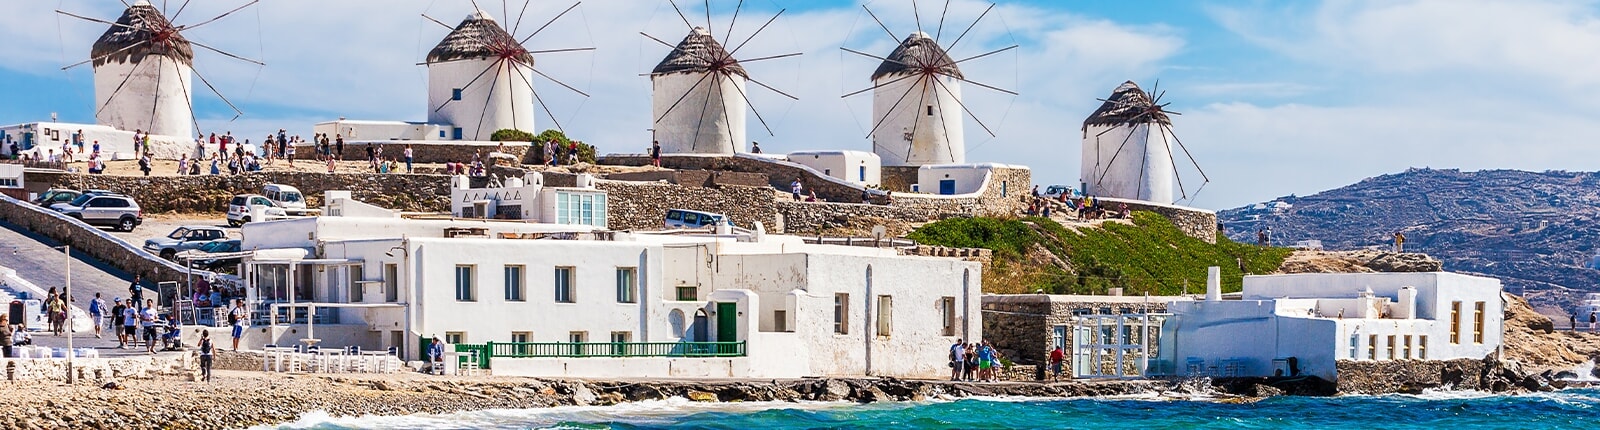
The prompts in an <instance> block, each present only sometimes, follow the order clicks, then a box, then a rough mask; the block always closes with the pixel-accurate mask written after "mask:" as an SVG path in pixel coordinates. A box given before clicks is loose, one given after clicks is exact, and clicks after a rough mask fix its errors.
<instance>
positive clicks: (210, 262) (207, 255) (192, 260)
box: [180, 239, 244, 271]
mask: <svg viewBox="0 0 1600 430" xmlns="http://www.w3.org/2000/svg"><path fill="white" fill-rule="evenodd" d="M241 243H242V242H241V241H240V240H238V239H231V240H218V241H214V242H207V243H206V244H204V245H200V248H198V249H195V250H194V251H190V252H188V253H183V254H180V255H182V256H183V257H184V258H185V259H186V260H188V261H189V267H193V268H196V269H204V270H211V271H216V270H219V269H228V268H233V267H236V266H238V265H239V263H241V262H242V261H243V259H244V257H243V256H242V255H239V254H238V252H239V248H240V246H241ZM229 254H231V255H229Z"/></svg>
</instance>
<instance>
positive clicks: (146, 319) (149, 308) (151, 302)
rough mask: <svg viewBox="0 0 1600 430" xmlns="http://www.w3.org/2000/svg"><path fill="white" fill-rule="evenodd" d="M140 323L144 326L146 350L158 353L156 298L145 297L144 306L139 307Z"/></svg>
mask: <svg viewBox="0 0 1600 430" xmlns="http://www.w3.org/2000/svg"><path fill="white" fill-rule="evenodd" d="M139 324H140V325H142V326H144V347H145V352H148V353H151V354H155V353H156V299H144V308H142V309H139Z"/></svg>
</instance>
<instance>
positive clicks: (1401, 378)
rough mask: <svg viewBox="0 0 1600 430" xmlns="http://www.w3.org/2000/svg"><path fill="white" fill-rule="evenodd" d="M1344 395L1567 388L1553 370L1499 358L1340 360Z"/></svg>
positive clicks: (1341, 383) (1520, 390)
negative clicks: (1528, 368) (1534, 370)
mask: <svg viewBox="0 0 1600 430" xmlns="http://www.w3.org/2000/svg"><path fill="white" fill-rule="evenodd" d="M1336 366H1337V368H1338V372H1339V383H1338V387H1339V393H1341V394H1389V393H1411V394H1418V393H1422V392H1423V391H1424V390H1430V389H1451V390H1477V391H1488V392H1496V393H1519V392H1531V391H1552V390H1556V389H1560V388H1564V387H1566V384H1565V382H1563V381H1560V380H1557V379H1554V378H1553V376H1554V374H1553V372H1545V373H1543V374H1532V373H1529V372H1527V371H1525V370H1523V368H1522V366H1521V364H1519V363H1517V362H1516V361H1512V360H1507V361H1501V360H1496V359H1494V357H1492V356H1491V357H1485V358H1483V359H1482V360H1471V359H1459V360H1445V361H1438V360H1426V361H1424V360H1386V361H1358V360H1339V361H1338V363H1337V364H1336Z"/></svg>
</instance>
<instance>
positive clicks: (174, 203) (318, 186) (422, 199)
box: [26, 148, 450, 213]
mask: <svg viewBox="0 0 1600 430" xmlns="http://www.w3.org/2000/svg"><path fill="white" fill-rule="evenodd" d="M345 149H346V150H347V151H348V150H349V148H345ZM347 154H348V153H347ZM26 180H27V181H28V182H30V183H48V184H50V186H52V187H62V188H72V189H80V190H81V189H89V188H94V189H106V190H112V191H116V192H120V193H124V194H127V195H129V196H132V197H133V198H134V200H135V201H138V202H139V207H140V208H141V209H143V210H144V211H145V213H152V212H154V213H163V212H224V211H226V210H227V209H228V201H229V200H230V199H232V198H233V196H234V195H235V194H259V193H261V187H262V186H263V185H266V184H269V183H276V184H286V185H292V186H294V187H295V188H299V189H300V192H302V193H304V194H305V197H306V207H310V208H315V207H319V206H322V193H323V192H324V191H328V190H349V191H352V192H353V194H354V197H355V198H356V199H357V200H361V201H364V202H367V203H371V204H375V205H378V206H383V207H386V208H390V209H398V210H402V211H415V212H447V211H449V210H450V177H449V176H445V175H407V174H399V173H388V174H377V173H334V174H327V173H312V172H255V173H250V174H244V175H200V176H152V177H142V176H135V177H129V176H108V175H86V174H74V173H59V172H28V173H27V177H26Z"/></svg>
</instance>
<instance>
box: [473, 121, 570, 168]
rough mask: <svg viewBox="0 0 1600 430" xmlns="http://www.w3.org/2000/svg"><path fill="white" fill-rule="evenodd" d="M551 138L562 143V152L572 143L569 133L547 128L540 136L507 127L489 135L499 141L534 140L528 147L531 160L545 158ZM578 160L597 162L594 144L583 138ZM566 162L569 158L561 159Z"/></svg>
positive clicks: (563, 162) (493, 139)
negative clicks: (584, 141)
mask: <svg viewBox="0 0 1600 430" xmlns="http://www.w3.org/2000/svg"><path fill="white" fill-rule="evenodd" d="M551 139H554V140H555V141H556V143H557V144H559V145H561V148H562V149H561V152H564V151H566V148H567V145H568V144H570V143H572V139H568V138H567V135H566V134H565V133H562V132H561V131H560V130H545V131H544V132H541V133H539V135H538V136H534V135H531V134H528V132H525V131H522V130H511V129H506V130H500V131H496V132H494V135H493V136H489V140H492V141H497V142H498V141H504V142H532V143H533V147H532V148H528V152H529V153H531V154H533V155H532V156H530V157H529V160H544V159H545V154H544V143H545V142H549V141H550V140H551ZM563 155H565V154H563ZM578 161H582V162H585V163H591V164H593V163H594V162H595V150H594V146H593V145H590V144H587V143H583V141H581V140H580V141H578ZM566 162H567V160H564V159H563V160H561V163H562V164H566Z"/></svg>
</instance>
